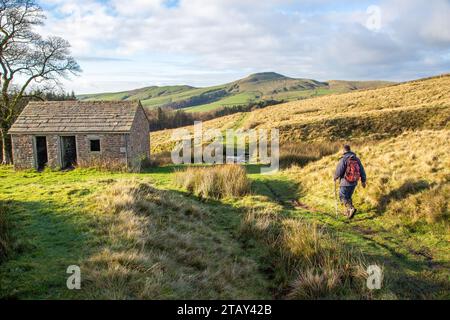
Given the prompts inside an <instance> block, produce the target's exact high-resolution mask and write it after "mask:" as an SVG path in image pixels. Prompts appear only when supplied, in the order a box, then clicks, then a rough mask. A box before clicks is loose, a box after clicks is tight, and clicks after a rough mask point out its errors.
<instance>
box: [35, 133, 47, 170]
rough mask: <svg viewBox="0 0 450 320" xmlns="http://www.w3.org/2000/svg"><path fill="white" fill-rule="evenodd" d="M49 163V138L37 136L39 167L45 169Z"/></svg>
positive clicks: (37, 161)
mask: <svg viewBox="0 0 450 320" xmlns="http://www.w3.org/2000/svg"><path fill="white" fill-rule="evenodd" d="M47 163H48V153H47V138H46V137H36V164H37V169H38V170H39V171H40V170H43V169H44V168H45V166H46V165H47Z"/></svg>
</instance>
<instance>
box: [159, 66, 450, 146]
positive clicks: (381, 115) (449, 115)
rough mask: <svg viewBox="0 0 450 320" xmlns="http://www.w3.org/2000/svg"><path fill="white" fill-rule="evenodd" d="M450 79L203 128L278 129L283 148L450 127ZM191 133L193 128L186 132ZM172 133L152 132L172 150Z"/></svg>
mask: <svg viewBox="0 0 450 320" xmlns="http://www.w3.org/2000/svg"><path fill="white" fill-rule="evenodd" d="M449 92H450V75H445V76H442V77H436V78H431V79H423V80H417V81H412V82H407V83H402V84H398V85H395V86H389V87H385V88H379V89H372V90H365V91H357V92H351V93H344V94H337V95H332V96H325V97H318V98H314V99H308V100H302V101H295V102H289V103H285V104H281V105H276V106H271V107H267V108H264V109H260V110H255V111H253V112H249V113H241V114H234V115H232V116H227V117H223V118H218V119H214V120H212V121H207V122H205V123H203V126H204V127H205V128H209V129H210V128H215V129H221V130H223V129H224V128H237V127H241V128H244V129H249V128H278V129H279V130H280V139H281V143H282V144H283V143H287V142H299V141H323V140H326V141H360V140H362V141H368V140H380V139H384V138H389V137H392V136H396V135H399V134H401V133H402V132H404V131H408V130H418V129H442V128H447V129H448V128H450V94H449ZM188 129H190V130H192V127H191V128H188ZM171 132H172V131H171V130H166V131H160V132H154V133H152V150H153V151H154V152H159V151H164V150H169V149H170V146H171V145H172V144H171V143H170V141H169V140H170V136H171Z"/></svg>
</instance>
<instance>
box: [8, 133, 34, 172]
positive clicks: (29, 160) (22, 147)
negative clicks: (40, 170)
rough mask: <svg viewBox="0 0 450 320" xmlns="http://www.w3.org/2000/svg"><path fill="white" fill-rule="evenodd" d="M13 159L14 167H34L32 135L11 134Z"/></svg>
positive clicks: (20, 168)
mask: <svg viewBox="0 0 450 320" xmlns="http://www.w3.org/2000/svg"><path fill="white" fill-rule="evenodd" d="M11 139H12V150H13V161H14V167H15V168H16V169H19V170H22V169H31V168H34V156H33V153H34V151H33V149H34V147H33V136H30V135H16V134H14V135H12V136H11Z"/></svg>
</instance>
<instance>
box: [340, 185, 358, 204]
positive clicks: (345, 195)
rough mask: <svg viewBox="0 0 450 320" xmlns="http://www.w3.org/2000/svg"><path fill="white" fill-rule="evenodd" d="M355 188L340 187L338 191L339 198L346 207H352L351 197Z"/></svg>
mask: <svg viewBox="0 0 450 320" xmlns="http://www.w3.org/2000/svg"><path fill="white" fill-rule="evenodd" d="M355 189H356V186H345V187H343V186H341V187H340V190H339V198H340V199H341V202H342V203H343V204H345V205H346V206H351V207H352V206H353V202H352V196H353V193H354V192H355Z"/></svg>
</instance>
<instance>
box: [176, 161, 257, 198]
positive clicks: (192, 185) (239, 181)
mask: <svg viewBox="0 0 450 320" xmlns="http://www.w3.org/2000/svg"><path fill="white" fill-rule="evenodd" d="M175 183H176V184H177V185H178V186H180V187H183V188H185V189H186V190H188V191H189V192H191V193H193V194H195V195H197V196H199V197H203V198H213V199H221V198H233V197H241V196H244V195H246V194H248V193H249V192H250V180H249V179H248V178H247V172H246V170H245V168H244V167H242V166H240V165H217V166H211V167H189V168H187V169H185V170H183V171H178V172H177V173H176V174H175Z"/></svg>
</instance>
